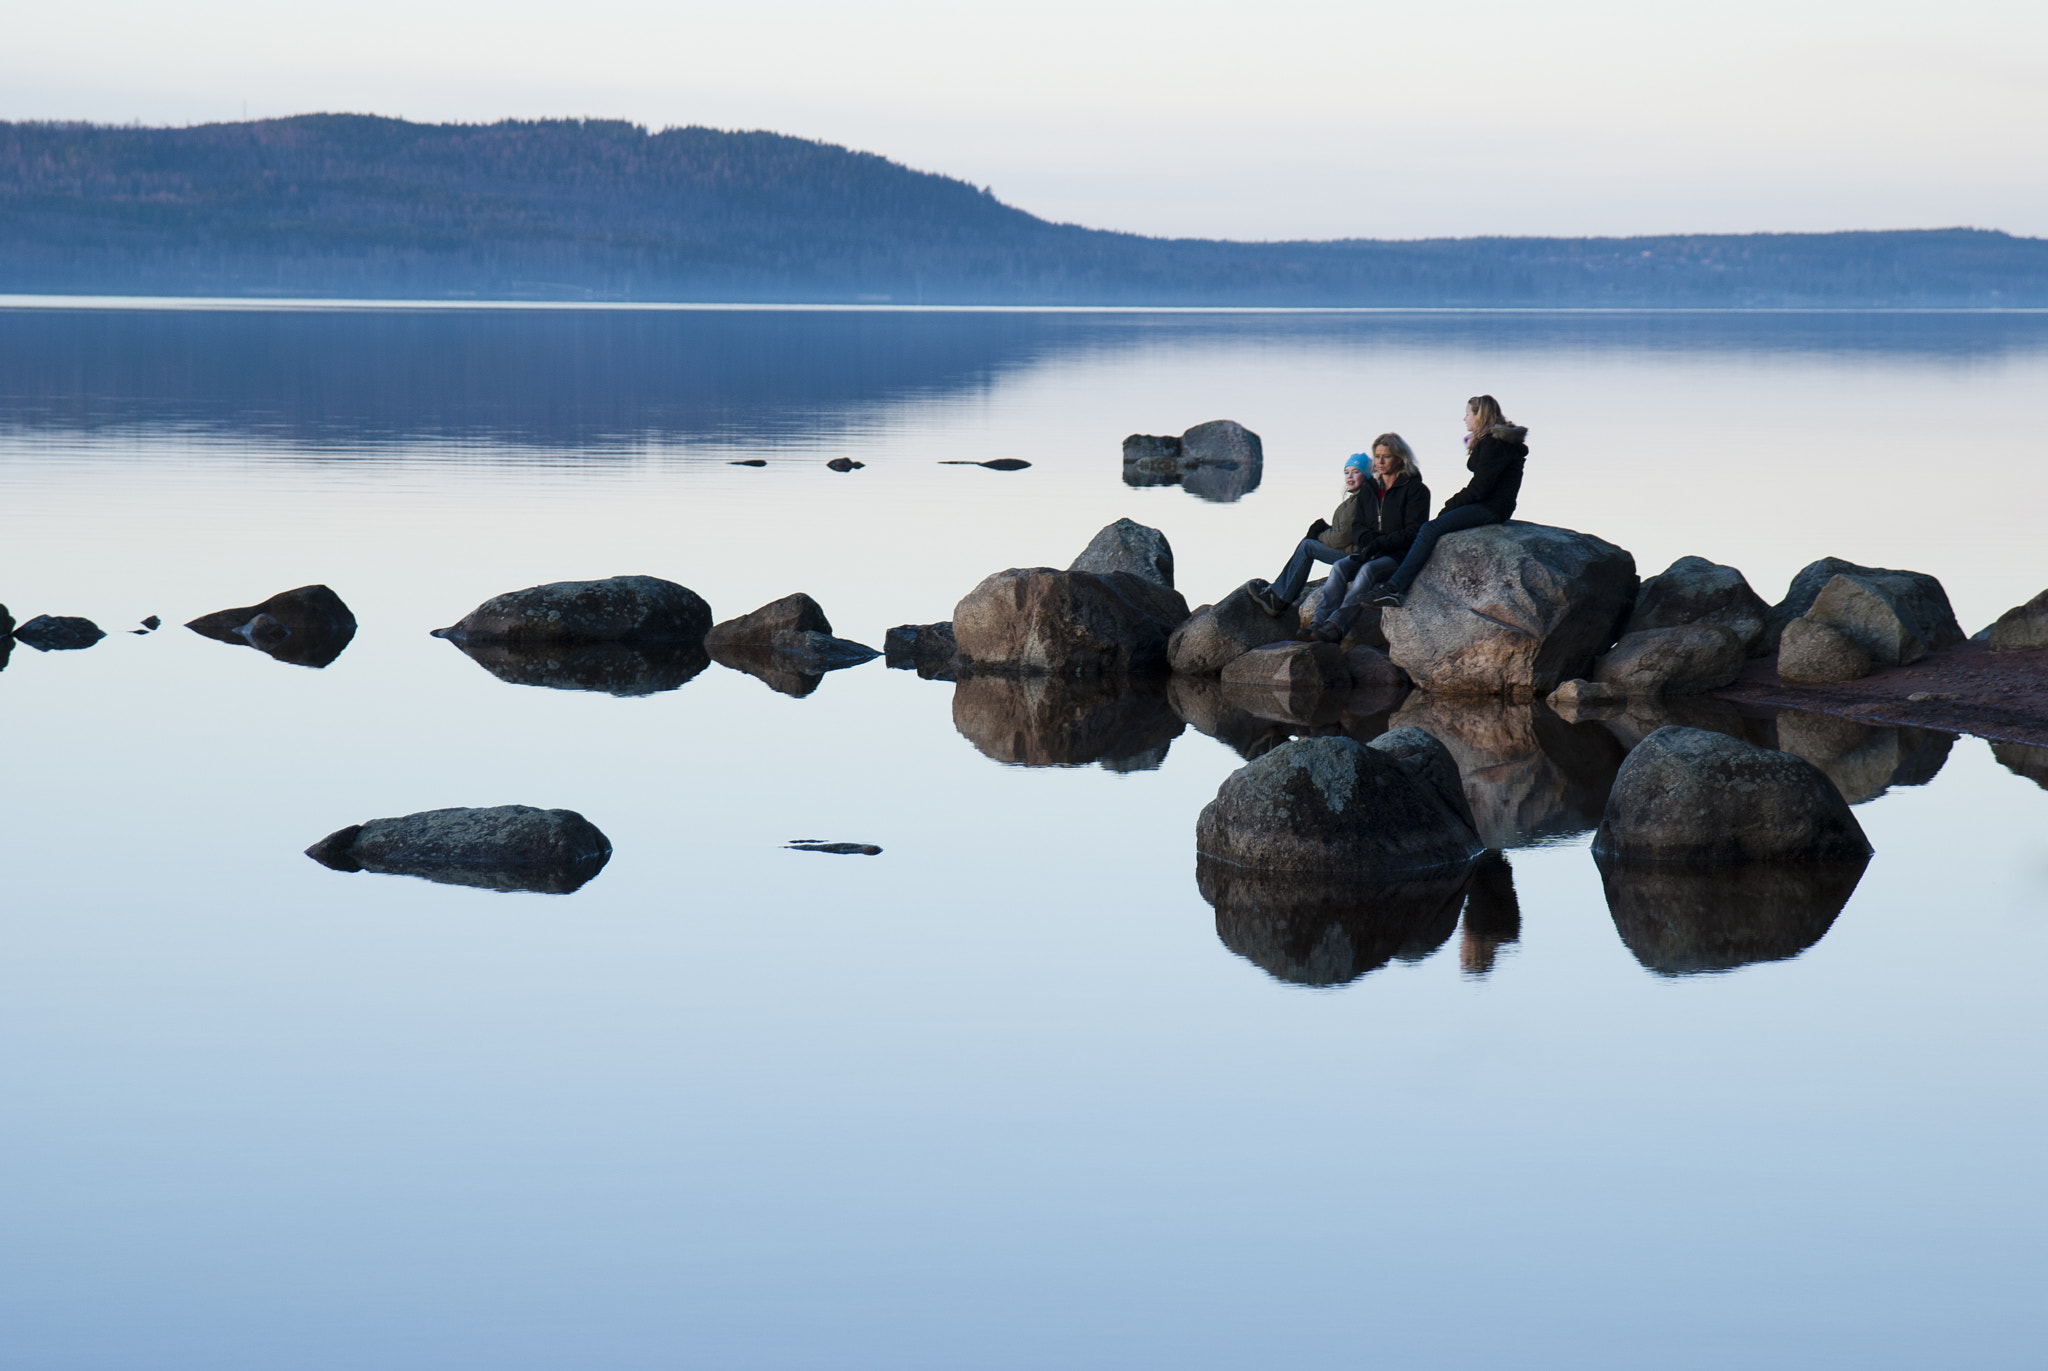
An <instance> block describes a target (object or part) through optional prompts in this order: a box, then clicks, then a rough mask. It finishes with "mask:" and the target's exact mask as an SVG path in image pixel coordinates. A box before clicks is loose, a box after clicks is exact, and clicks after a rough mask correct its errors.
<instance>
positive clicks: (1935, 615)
mask: <svg viewBox="0 0 2048 1371" xmlns="http://www.w3.org/2000/svg"><path fill="white" fill-rule="evenodd" d="M1921 579H1922V580H1924V581H1926V582H1928V583H1930V584H1932V585H1933V591H1932V597H1933V599H1938V600H1939V604H1938V605H1936V604H1935V603H1933V599H1930V597H1929V595H1928V594H1927V593H1926V591H1925V588H1924V587H1923V586H1921V585H1918V584H1916V583H1915V582H1913V581H1910V580H1907V579H1905V578H1902V577H1896V576H1891V577H1878V576H1848V575H1841V576H1834V577H1831V578H1829V580H1828V583H1827V584H1826V585H1824V586H1822V587H1821V591H1820V594H1819V595H1816V596H1815V597H1814V600H1813V608H1811V609H1809V610H1807V611H1806V614H1805V616H1804V617H1805V618H1807V619H1810V620H1812V621H1813V622H1815V623H1822V624H1826V625H1827V626H1828V627H1829V628H1832V629H1834V630H1835V631H1837V632H1838V633H1840V634H1841V635H1842V636H1843V637H1845V638H1847V639H1849V640H1850V641H1851V642H1853V643H1855V644H1856V646H1858V647H1860V648H1862V649H1863V650H1864V651H1865V652H1867V653H1869V654H1870V659H1871V661H1873V662H1875V663H1877V664H1878V665H1879V666H1904V665H1905V664H1907V663H1908V662H1917V661H1919V660H1920V659H1921V658H1922V657H1925V656H1926V655H1927V652H1928V649H1930V648H1935V647H1945V646H1947V645H1948V644H1950V643H1960V642H1961V641H1963V631H1962V629H1960V628H1958V627H1957V626H1956V619H1955V615H1954V614H1953V613H1951V612H1950V611H1949V607H1948V596H1947V595H1945V594H1943V593H1942V590H1941V586H1940V583H1939V582H1935V581H1934V578H1933V577H1931V576H1930V577H1923V578H1921Z"/></svg>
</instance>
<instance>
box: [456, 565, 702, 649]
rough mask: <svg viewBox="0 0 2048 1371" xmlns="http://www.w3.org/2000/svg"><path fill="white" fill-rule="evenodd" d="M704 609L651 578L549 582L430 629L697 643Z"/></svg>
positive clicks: (693, 595)
mask: <svg viewBox="0 0 2048 1371" xmlns="http://www.w3.org/2000/svg"><path fill="white" fill-rule="evenodd" d="M710 629H711V606H709V605H707V604H705V603H704V600H703V598H702V597H701V596H699V595H698V594H697V592H695V591H693V590H691V589H690V588H689V587H687V586H679V585H677V584H676V583H675V582H674V581H664V580H661V579H660V578H659V577H655V576H613V577H610V578H608V579H606V580H602V581H555V582H552V583H550V584H548V585H542V586H528V587H527V588H526V589H524V590H514V591H510V592H508V593H506V594H504V595H497V596H493V597H492V598H491V599H488V600H486V601H484V602H483V603H482V604H480V605H478V606H477V607H476V608H475V609H473V610H471V611H470V612H469V613H468V614H466V615H464V616H463V617H462V619H461V621H460V622H458V623H455V624H452V625H450V626H449V627H447V628H437V629H435V630H434V636H435V637H436V638H446V639H448V640H449V641H451V642H456V643H466V642H503V643H626V644H629V645H630V644H651V643H682V642H701V641H702V640H703V638H704V635H705V634H706V633H707V632H709V631H710Z"/></svg>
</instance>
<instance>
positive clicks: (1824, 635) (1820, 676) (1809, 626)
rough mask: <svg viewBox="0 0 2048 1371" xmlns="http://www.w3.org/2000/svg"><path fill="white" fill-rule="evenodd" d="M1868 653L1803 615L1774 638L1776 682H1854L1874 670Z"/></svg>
mask: <svg viewBox="0 0 2048 1371" xmlns="http://www.w3.org/2000/svg"><path fill="white" fill-rule="evenodd" d="M1876 665H1877V664H1876V663H1875V662H1873V661H1871V659H1870V654H1869V653H1868V652H1865V651H1864V650H1863V648H1862V646H1861V645H1860V644H1858V643H1857V642H1856V641H1855V640H1853V639H1852V638H1850V637H1849V635H1848V634H1846V633H1844V632H1842V631H1841V630H1840V629H1838V628H1836V627H1835V626H1834V625H1832V624H1824V623H1822V622H1820V621H1819V620H1817V619H1808V618H1805V617H1804V616H1802V617H1800V618H1797V619H1794V620H1793V621H1792V622H1791V623H1789V624H1786V625H1785V627H1784V629H1783V630H1782V631H1781V632H1780V633H1779V635H1778V679H1779V680H1781V681H1792V682H1794V683H1796V684H1800V685H1824V684H1826V683H1828V682H1831V681H1854V680H1859V679H1861V678H1862V677H1865V676H1868V675H1869V674H1870V673H1871V672H1872V671H1873V670H1874V669H1875V668H1876Z"/></svg>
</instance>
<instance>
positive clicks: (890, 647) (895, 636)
mask: <svg viewBox="0 0 2048 1371" xmlns="http://www.w3.org/2000/svg"><path fill="white" fill-rule="evenodd" d="M959 650H960V649H959V646H958V645H957V644H956V643H954V641H953V621H952V620H950V619H947V620H944V621H943V622H940V623H936V624H898V625H897V626H896V627H894V628H892V629H890V630H889V631H888V632H887V633H886V634H884V635H883V637H882V654H883V656H884V657H885V658H886V659H887V664H888V665H889V666H891V667H894V668H897V669H899V670H911V669H914V670H915V671H916V672H917V674H918V675H919V676H921V677H923V678H924V679H925V680H927V681H932V680H952V679H953V676H954V672H953V655H954V654H955V653H956V652H958V651H959Z"/></svg>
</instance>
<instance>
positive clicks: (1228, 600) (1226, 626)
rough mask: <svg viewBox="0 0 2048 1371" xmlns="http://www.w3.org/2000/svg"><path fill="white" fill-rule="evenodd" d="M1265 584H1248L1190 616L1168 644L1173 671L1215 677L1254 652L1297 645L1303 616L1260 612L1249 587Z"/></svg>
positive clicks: (1175, 630)
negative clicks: (1270, 646) (1280, 644)
mask: <svg viewBox="0 0 2048 1371" xmlns="http://www.w3.org/2000/svg"><path fill="white" fill-rule="evenodd" d="M1263 584H1264V582H1260V581H1254V582H1248V583H1247V584H1246V585H1242V586H1239V587H1238V588H1237V589H1236V590H1233V591H1231V592H1230V593H1229V594H1228V595H1226V596H1224V597H1223V598H1222V599H1221V600H1218V601H1217V602H1216V603H1215V604H1213V605H1203V606H1202V607H1201V608H1200V609H1197V610H1196V611H1195V612H1194V613H1192V614H1190V615H1188V616H1187V618H1186V619H1184V620H1183V621H1182V622H1181V624H1180V625H1179V627H1177V628H1175V629H1174V631H1173V636H1172V637H1171V638H1170V639H1168V640H1167V644H1166V658H1167V662H1168V664H1169V665H1170V666H1171V667H1172V668H1173V670H1174V671H1176V672H1178V673H1179V674H1181V675H1183V676H1215V675H1219V674H1221V672H1222V670H1223V668H1224V667H1226V666H1229V665H1230V664H1231V663H1232V662H1234V661H1236V660H1237V659H1238V658H1239V657H1242V656H1243V655H1244V654H1245V653H1247V652H1250V651H1251V650H1252V649H1253V648H1256V647H1264V646H1265V645H1266V644H1267V643H1278V642H1292V641H1294V637H1295V634H1297V633H1299V632H1300V631H1301V619H1300V616H1299V615H1298V614H1297V613H1296V612H1295V611H1293V610H1292V609H1290V610H1289V611H1288V612H1287V613H1286V614H1283V615H1282V616H1280V617H1279V618H1277V619H1276V618H1274V617H1273V616H1271V615H1269V614H1267V613H1266V611H1264V610H1263V609H1260V608H1259V606H1258V604H1257V603H1256V602H1254V601H1253V599H1252V597H1251V594H1250V586H1253V585H1263Z"/></svg>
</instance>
